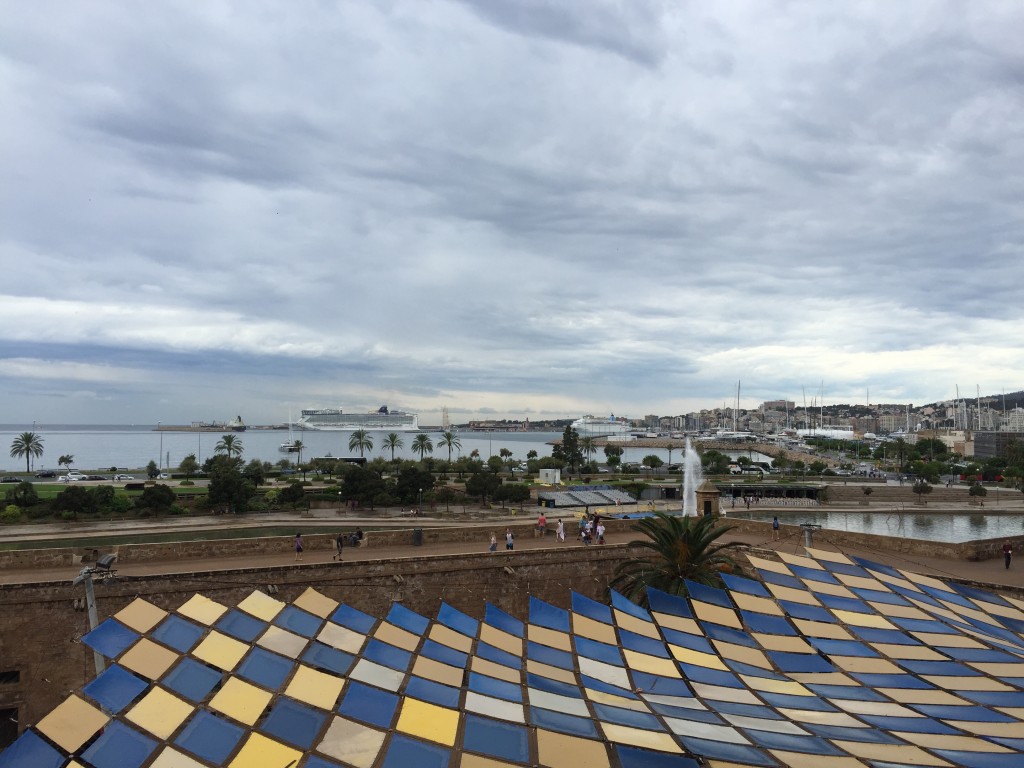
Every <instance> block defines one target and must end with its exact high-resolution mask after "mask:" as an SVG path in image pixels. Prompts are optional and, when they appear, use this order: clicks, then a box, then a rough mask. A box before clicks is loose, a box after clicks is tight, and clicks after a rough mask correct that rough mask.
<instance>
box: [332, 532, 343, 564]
mask: <svg viewBox="0 0 1024 768" xmlns="http://www.w3.org/2000/svg"><path fill="white" fill-rule="evenodd" d="M334 547H335V552H334V558H333V559H334V560H337V561H338V562H339V563H340V562H341V552H342V550H343V549H345V534H343V533H339V534H338V535H337V536H335V538H334Z"/></svg>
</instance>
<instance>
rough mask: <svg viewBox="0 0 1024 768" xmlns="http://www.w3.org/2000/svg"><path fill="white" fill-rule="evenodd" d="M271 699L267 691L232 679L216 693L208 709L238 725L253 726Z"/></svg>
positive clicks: (234, 678) (235, 678) (237, 679)
mask: <svg viewBox="0 0 1024 768" xmlns="http://www.w3.org/2000/svg"><path fill="white" fill-rule="evenodd" d="M271 698H273V696H272V694H270V693H269V692H268V691H265V690H263V689H262V688H257V687H256V686H255V685H252V684H251V683H247V682H245V681H244V680H240V679H239V678H237V677H233V678H231V679H230V680H228V681H227V682H226V683H224V687H223V688H221V689H220V690H219V691H217V695H216V696H214V697H213V700H212V701H211V702H210V707H211V708H212V709H216V710H217V711H218V712H223V713H224V714H225V715H227V716H228V717H233V718H234V719H235V720H237V721H238V722H240V723H245V724H246V725H255V724H256V721H257V720H259V719H260V715H262V714H263V710H265V709H266V708H267V704H269V703H270V699H271Z"/></svg>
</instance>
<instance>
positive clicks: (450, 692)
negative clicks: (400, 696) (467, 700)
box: [405, 676, 462, 709]
mask: <svg viewBox="0 0 1024 768" xmlns="http://www.w3.org/2000/svg"><path fill="white" fill-rule="evenodd" d="M405 695H406V696H411V697H412V698H414V699H420V700H421V701H429V702H430V703H431V704H437V705H438V706H441V707H447V708H448V709H458V708H459V699H460V697H461V695H462V691H461V690H460V689H459V688H452V687H451V686H450V685H442V684H441V683H435V682H434V681H433V680H426V679H424V678H422V677H415V676H413V677H410V678H409V682H408V683H407V684H406V686H405Z"/></svg>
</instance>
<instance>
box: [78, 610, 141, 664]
mask: <svg viewBox="0 0 1024 768" xmlns="http://www.w3.org/2000/svg"><path fill="white" fill-rule="evenodd" d="M139 637H140V635H139V633H138V632H133V631H132V630H130V629H128V627H126V626H124V625H123V624H120V623H118V622H116V621H114V620H113V619H107V620H106V621H104V622H103V623H102V624H100V625H99V626H98V627H96V629H94V630H93V631H92V632H89V633H88V634H86V635H84V636H83V637H82V642H83V643H85V644H86V645H87V646H89V647H90V648H92V649H93V650H94V651H96V652H97V653H99V654H101V655H103V656H106V657H107V658H108V659H113V658H115V657H116V656H119V655H121V653H122V652H123V651H125V650H126V649H128V648H129V647H131V646H132V645H134V644H135V641H136V640H138V639H139Z"/></svg>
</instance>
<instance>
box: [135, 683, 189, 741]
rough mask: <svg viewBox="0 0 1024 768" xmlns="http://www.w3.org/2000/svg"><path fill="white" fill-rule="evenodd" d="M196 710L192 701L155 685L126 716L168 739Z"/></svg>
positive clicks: (158, 736) (161, 737)
mask: <svg viewBox="0 0 1024 768" xmlns="http://www.w3.org/2000/svg"><path fill="white" fill-rule="evenodd" d="M194 711H195V707H194V706H193V705H192V703H191V702H188V701H184V700H183V699H179V698H178V697H177V696H175V695H173V694H171V693H168V692H167V691H165V690H164V689H163V688H157V687H153V688H151V689H150V691H149V693H147V694H146V695H145V696H143V697H142V699H141V700H140V701H139V703H138V704H136V705H135V706H134V707H132V708H131V710H130V711H129V712H128V714H127V715H126V717H127V718H128V719H129V720H131V721H132V722H133V723H135V724H136V725H138V726H140V727H142V728H145V729H146V730H147V731H149V732H150V733H152V734H153V735H154V736H156V737H157V738H159V739H163V740H165V741H166V740H167V739H169V738H170V737H171V734H172V733H174V732H175V731H176V730H178V726H180V725H181V724H182V723H183V722H185V720H187V719H188V717H189V715H191V714H192V712H194Z"/></svg>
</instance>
